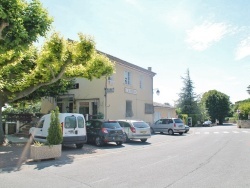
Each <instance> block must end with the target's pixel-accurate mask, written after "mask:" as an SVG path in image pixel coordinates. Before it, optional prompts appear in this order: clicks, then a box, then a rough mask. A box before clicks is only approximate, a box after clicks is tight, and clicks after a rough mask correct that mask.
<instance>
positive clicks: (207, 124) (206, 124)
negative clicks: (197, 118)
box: [203, 121, 212, 127]
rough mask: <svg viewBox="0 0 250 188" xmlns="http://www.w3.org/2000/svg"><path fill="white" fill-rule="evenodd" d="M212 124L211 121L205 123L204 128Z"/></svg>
mask: <svg viewBox="0 0 250 188" xmlns="http://www.w3.org/2000/svg"><path fill="white" fill-rule="evenodd" d="M211 124H212V122H211V121H205V122H204V123H203V126H204V127H210V126H211Z"/></svg>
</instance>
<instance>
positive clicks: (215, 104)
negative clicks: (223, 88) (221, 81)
mask: <svg viewBox="0 0 250 188" xmlns="http://www.w3.org/2000/svg"><path fill="white" fill-rule="evenodd" d="M202 102H203V104H204V105H205V108H206V109H207V112H208V114H209V116H210V118H211V120H212V122H215V120H216V119H218V120H219V124H222V123H223V121H224V118H225V117H226V116H227V115H228V114H229V112H230V101H229V96H227V95H226V94H224V93H221V92H219V91H217V90H210V91H208V92H206V93H204V94H203V96H202Z"/></svg>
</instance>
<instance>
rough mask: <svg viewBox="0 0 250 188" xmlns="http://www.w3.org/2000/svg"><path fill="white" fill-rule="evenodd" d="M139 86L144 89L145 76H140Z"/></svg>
mask: <svg viewBox="0 0 250 188" xmlns="http://www.w3.org/2000/svg"><path fill="white" fill-rule="evenodd" d="M139 87H140V89H143V76H140V81H139Z"/></svg>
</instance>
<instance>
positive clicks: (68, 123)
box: [64, 116, 76, 129]
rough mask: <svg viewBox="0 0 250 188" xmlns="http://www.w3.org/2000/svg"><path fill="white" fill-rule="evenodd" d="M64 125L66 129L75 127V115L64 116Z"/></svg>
mask: <svg viewBox="0 0 250 188" xmlns="http://www.w3.org/2000/svg"><path fill="white" fill-rule="evenodd" d="M64 127H65V128H66V129H71V128H76V117H75V116H68V117H65V125H64Z"/></svg>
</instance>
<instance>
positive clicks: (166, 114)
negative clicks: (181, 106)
mask: <svg viewBox="0 0 250 188" xmlns="http://www.w3.org/2000/svg"><path fill="white" fill-rule="evenodd" d="M175 117H177V114H176V109H175V107H173V106H171V105H170V104H167V103H165V104H161V103H156V102H154V122H155V121H156V120H158V119H161V118H175Z"/></svg>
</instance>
